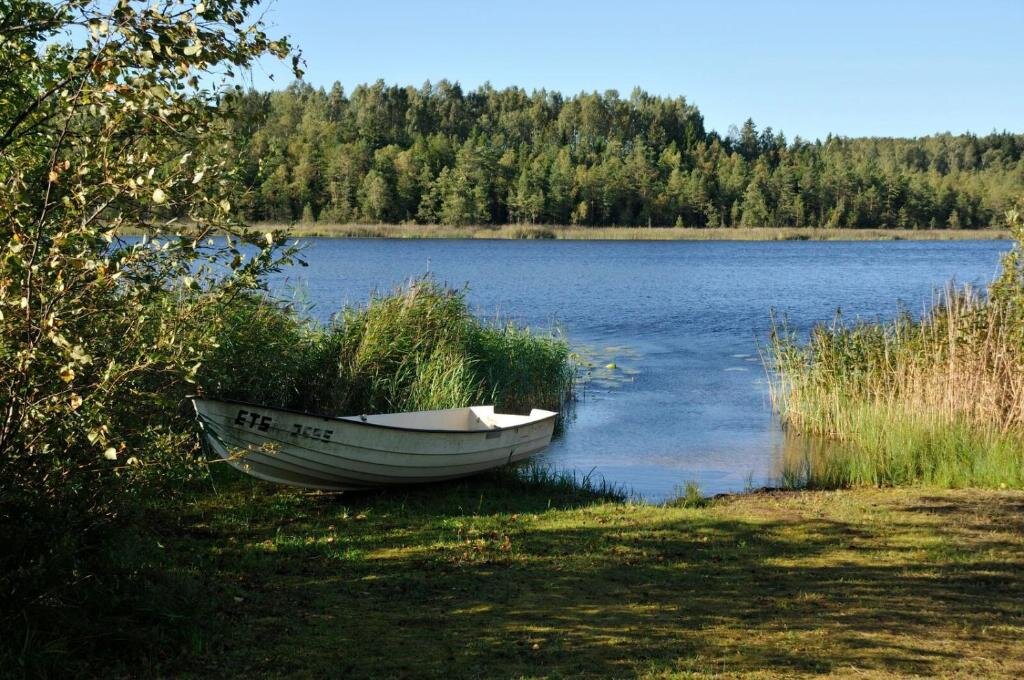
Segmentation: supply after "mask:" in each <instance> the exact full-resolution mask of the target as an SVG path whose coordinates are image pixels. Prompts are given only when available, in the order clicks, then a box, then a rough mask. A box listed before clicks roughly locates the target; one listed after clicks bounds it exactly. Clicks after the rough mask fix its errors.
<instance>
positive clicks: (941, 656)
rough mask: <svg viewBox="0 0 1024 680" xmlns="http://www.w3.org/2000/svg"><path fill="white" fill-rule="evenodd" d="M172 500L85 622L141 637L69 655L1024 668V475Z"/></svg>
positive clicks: (315, 671)
mask: <svg viewBox="0 0 1024 680" xmlns="http://www.w3.org/2000/svg"><path fill="white" fill-rule="evenodd" d="M159 513H160V515H159V520H160V521H158V522H157V523H156V524H153V525H150V526H156V527H158V528H157V529H156V530H155V532H154V533H151V534H148V535H147V536H146V537H145V538H144V540H143V541H142V543H143V544H144V545H142V546H140V545H136V546H135V547H133V548H132V550H131V552H132V553H133V554H134V555H135V556H136V560H137V559H138V556H139V555H140V554H143V555H147V556H148V557H147V560H148V563H149V565H150V569H151V570H153V571H154V572H159V574H160V577H159V579H158V580H155V581H153V584H154V585H153V586H152V587H151V588H150V589H149V591H148V592H147V595H146V606H147V607H150V608H151V609H152V613H153V617H151V618H147V619H145V621H146V623H145V624H142V625H140V624H138V623H135V624H134V625H132V626H121V627H120V628H118V626H119V623H118V621H117V620H116V618H114V619H103V618H97V617H96V614H95V612H86V613H85V614H83V616H86V617H88V621H87V622H85V621H83V624H86V623H87V624H88V625H84V627H83V628H82V630H84V631H88V630H90V629H94V628H95V627H104V628H105V629H109V628H111V627H113V628H114V629H115V630H119V631H121V635H122V636H123V638H124V641H123V644H120V645H117V644H114V645H107V646H106V647H104V649H103V650H102V651H101V652H100V653H99V655H96V654H95V653H94V654H93V655H92V656H89V655H88V654H82V653H80V651H79V652H76V653H75V654H74V655H70V656H69V657H68V658H67V659H66V660H65V662H64V665H63V666H62V667H63V668H64V670H65V671H67V672H71V671H81V672H87V673H96V674H100V673H106V674H109V673H114V674H115V675H116V674H129V675H147V676H148V675H174V676H185V677H188V676H193V677H209V676H217V677H326V676H334V677H347V678H364V677H376V678H389V677H401V678H411V677H439V676H445V677H449V678H478V677H494V678H525V677H530V678H542V677H544V678H546V677H593V678H598V677H643V678H676V677H679V678H683V677H686V678H693V677H711V676H716V677H717V676H719V675H726V676H743V677H760V678H775V677H779V678H782V677H795V676H810V675H817V674H822V673H835V674H840V675H851V676H853V675H856V676H858V677H861V676H866V677H891V676H900V675H919V674H921V675H933V674H941V675H962V676H966V677H982V676H984V677H996V676H1002V677H1020V676H1021V675H1022V674H1024V646H1022V645H1021V644H1020V638H1021V635H1022V633H1024V605H1022V602H1024V493H1021V492H1013V491H1005V492H998V491H948V490H930V489H921V488H916V489H885V490H880V489H861V490H856V491H835V492H757V493H752V494H748V495H741V496H733V497H726V498H721V499H717V500H712V501H710V502H709V503H708V504H706V505H704V506H703V507H672V506H650V505H643V504H635V503H630V502H625V501H622V500H617V499H615V498H614V494H611V495H609V494H608V493H607V492H605V493H601V492H599V491H598V490H591V491H589V492H588V491H580V490H577V489H574V488H573V487H572V485H568V484H559V483H552V482H551V480H547V481H544V480H539V481H537V480H535V481H533V482H528V481H518V480H516V479H513V478H512V477H510V476H509V474H508V473H505V474H503V475H498V476H495V477H489V478H488V477H485V478H482V479H477V480H470V481H465V482H459V483H452V484H448V485H442V486H433V487H430V488H424V489H422V490H402V491H393V492H389V493H379V494H370V495H335V496H332V495H319V494H309V493H300V492H294V491H288V490H282V489H279V488H274V487H271V486H269V485H266V484H263V483H260V482H255V481H251V480H248V479H242V478H238V477H232V478H231V479H230V480H229V481H226V482H222V483H221V484H220V485H219V487H218V490H217V492H216V493H204V494H202V495H198V496H196V497H195V498H194V499H193V500H192V501H191V502H188V503H186V504H185V505H184V506H182V507H178V506H176V507H172V508H167V507H165V508H162V509H161V510H159ZM143 572H145V570H143ZM143 578H145V575H144V574H143ZM44 649H45V648H44ZM72 649H74V647H73V646H72Z"/></svg>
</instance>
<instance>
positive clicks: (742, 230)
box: [254, 222, 1010, 241]
mask: <svg viewBox="0 0 1024 680" xmlns="http://www.w3.org/2000/svg"><path fill="white" fill-rule="evenodd" d="M254 226H255V228H256V229H261V230H265V231H271V230H274V229H289V230H290V232H291V233H292V234H293V235H294V236H296V237H300V238H301V237H327V238H331V237H333V238H442V239H444V238H448V239H452V238H483V239H488V238H490V239H563V240H585V241H586V240H593V241H601V240H611V241H900V240H908V241H925V240H928V241H931V240H935V241H939V240H941V241H947V240H964V239H1006V238H1009V237H1010V236H1009V232H1008V231H1006V230H1005V229H831V228H815V227H737V228H732V227H730V228H717V227H716V228H709V229H697V228H685V227H576V226H568V225H547V224H537V225H521V224H505V225H473V226H464V227H449V226H444V225H423V224H328V223H321V222H317V223H313V224H292V225H285V224H257V225H254Z"/></svg>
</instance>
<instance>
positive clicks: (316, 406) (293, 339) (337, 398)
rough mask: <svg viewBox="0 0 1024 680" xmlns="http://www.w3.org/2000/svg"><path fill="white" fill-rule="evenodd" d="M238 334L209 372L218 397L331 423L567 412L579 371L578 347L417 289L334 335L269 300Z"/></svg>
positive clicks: (435, 289) (376, 302) (338, 324)
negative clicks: (419, 415) (356, 418)
mask: <svg viewBox="0 0 1024 680" xmlns="http://www.w3.org/2000/svg"><path fill="white" fill-rule="evenodd" d="M226 313H229V314H232V315H234V317H233V323H231V324H230V327H231V328H232V329H233V330H232V332H231V333H229V334H227V335H226V336H225V337H223V338H221V339H220V348H219V350H218V352H217V354H216V355H215V356H214V357H213V358H212V359H211V360H210V361H209V362H208V363H207V364H206V365H205V366H204V367H203V368H202V370H201V372H200V376H199V383H200V385H201V386H203V388H204V389H205V390H206V392H207V393H209V394H211V395H216V396H221V397H225V398H235V399H242V400H247V401H255V402H259V403H263V404H267V405H273V406H281V407H286V408H298V409H302V410H308V411H315V412H320V413H335V414H351V413H380V412H394V411H415V410H426V409H438V408H456V407H461V406H469V405H471V404H485V403H486V404H489V403H493V404H495V406H496V407H497V408H498V409H499V410H502V411H504V412H529V410H530V409H531V408H548V409H554V410H557V409H559V408H560V407H561V406H562V405H563V403H565V402H566V401H567V400H568V399H570V398H571V396H572V389H573V382H574V378H575V373H576V369H575V366H574V364H573V362H572V358H571V354H570V351H569V346H568V344H567V343H566V342H565V341H563V340H561V339H559V338H557V337H555V336H552V335H546V334H542V335H538V334H536V333H533V332H531V331H529V330H528V329H525V328H520V327H518V326H515V325H514V324H506V325H491V324H487V323H484V322H482V321H480V320H479V319H477V318H476V317H475V316H473V314H471V313H470V311H469V308H468V306H467V304H466V300H465V297H464V295H463V294H462V293H461V292H460V291H454V290H450V289H447V288H445V287H443V286H440V285H438V284H437V283H436V282H434V281H432V280H429V279H422V280H418V281H414V282H413V283H411V284H409V285H408V286H406V287H404V288H401V289H398V290H396V291H394V292H392V293H391V294H388V295H381V296H377V297H374V298H373V299H372V300H370V302H369V303H368V304H367V305H366V306H364V307H352V308H348V309H345V310H343V311H342V312H341V313H340V314H338V315H337V316H336V318H335V320H334V321H333V322H332V323H330V324H328V325H327V326H318V325H315V324H313V323H311V322H309V321H308V320H305V319H303V318H302V317H301V315H299V314H297V313H296V312H295V311H293V310H291V309H289V308H287V307H282V306H280V305H276V304H274V303H272V302H269V301H266V300H260V299H254V298H253V299H248V300H242V301H240V302H237V303H236V306H235V307H234V308H233V309H232V310H230V311H228V312H226Z"/></svg>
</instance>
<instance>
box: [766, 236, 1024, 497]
mask: <svg viewBox="0 0 1024 680" xmlns="http://www.w3.org/2000/svg"><path fill="white" fill-rule="evenodd" d="M1013 219H1014V220H1015V222H1014V223H1015V225H1016V224H1018V222H1017V218H1016V217H1014V218H1013ZM1014 234H1015V237H1016V239H1017V242H1016V245H1015V247H1014V249H1013V250H1012V251H1011V252H1010V253H1009V254H1007V255H1006V256H1005V259H1004V262H1003V271H1002V274H1001V275H1000V277H999V278H998V279H997V280H996V282H995V283H993V284H992V286H991V287H990V288H989V290H988V291H986V292H984V293H979V292H977V291H974V290H971V289H969V288H965V289H953V288H949V289H947V290H946V292H945V293H944V294H943V295H942V296H940V297H939V298H938V299H936V301H935V302H934V303H933V305H932V307H931V309H930V310H928V311H927V313H925V314H924V315H923V316H922V317H921V318H920V319H914V318H912V317H911V316H910V315H908V314H904V315H902V316H900V317H899V318H898V319H896V320H894V321H892V322H889V323H857V324H853V325H849V324H844V323H842V322H840V321H837V322H836V323H833V324H831V325H827V326H826V325H822V326H819V327H817V328H815V329H814V330H813V331H812V333H811V335H810V338H809V339H808V340H807V341H806V342H799V341H798V340H797V339H796V338H794V336H793V335H792V334H790V333H788V332H787V331H786V330H785V329H784V328H777V329H776V332H775V333H774V334H773V343H772V347H771V359H772V363H773V365H774V367H775V369H776V376H777V378H776V380H775V382H774V384H773V387H772V398H773V402H774V404H775V407H776V408H777V409H778V411H779V412H780V414H781V415H782V418H783V420H784V422H785V423H786V425H787V426H789V427H790V428H792V429H794V430H795V431H797V432H803V433H809V434H813V435H819V436H823V437H825V438H828V439H831V440H833V441H834V442H837V444H836V445H833V446H823V447H822V446H819V447H808V449H807V450H808V451H809V452H810V453H807V454H803V455H795V456H791V457H790V458H789V459H788V460H786V461H784V464H783V465H784V470H783V477H784V478H785V479H787V480H789V481H790V482H797V483H802V484H806V485H810V486H814V487H840V486H849V485H864V484H875V485H903V484H928V485H939V486H948V487H959V486H1001V485H1009V486H1014V487H1021V486H1024V273H1022V267H1021V260H1020V258H1021V248H1022V244H1024V232H1022V230H1021V228H1020V226H1015V229H1014Z"/></svg>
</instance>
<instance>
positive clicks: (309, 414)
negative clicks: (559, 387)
mask: <svg viewBox="0 0 1024 680" xmlns="http://www.w3.org/2000/svg"><path fill="white" fill-rule="evenodd" d="M185 398H186V399H188V400H189V401H191V402H192V405H193V408H196V406H195V402H196V400H197V399H198V400H203V401H212V402H220V403H222V404H236V405H238V406H252V407H255V408H261V409H268V410H271V411H280V412H281V413H291V414H292V415H298V416H306V417H308V418H319V419H321V420H325V421H328V422H338V423H348V424H350V425H363V426H368V427H378V428H383V429H385V430H397V431H399V432H423V433H427V434H465V435H479V434H480V433H481V432H485V433H486V432H505V431H506V430H515V429H518V428H521V427H526V426H527V425H536V424H537V423H544V422H547V421H549V420H554V419H555V418H557V417H558V412H557V411H548V413H550V414H551V415H549V416H544V417H543V418H538V419H537V420H531V421H529V422H526V423H519V424H518V425H507V426H505V427H492V428H490V429H487V430H437V429H426V428H419V427H403V426H401V425H385V424H383V423H371V422H369V421H364V420H350V418H359V416H329V415H325V414H322V413H312V412H310V411H300V410H298V409H291V408H281V407H278V406H266V405H263V404H256V403H253V402H251V401H242V400H240V399H215V398H213V397H204V396H201V395H198V394H190V395H186V397H185ZM469 408H472V407H469ZM198 410H199V409H198V408H196V411H197V412H198ZM432 410H436V411H447V410H450V409H432ZM533 410H538V411H543V410H546V409H533ZM400 413H402V412H400ZM404 413H423V411H405V412H404ZM371 415H394V414H391V413H374V414H371ZM504 415H510V414H504Z"/></svg>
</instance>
